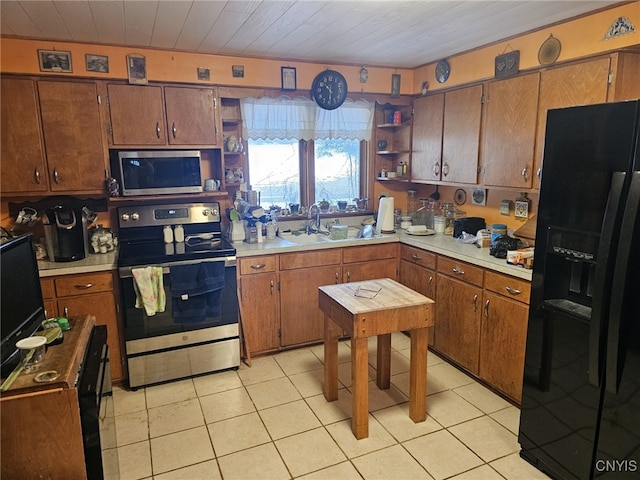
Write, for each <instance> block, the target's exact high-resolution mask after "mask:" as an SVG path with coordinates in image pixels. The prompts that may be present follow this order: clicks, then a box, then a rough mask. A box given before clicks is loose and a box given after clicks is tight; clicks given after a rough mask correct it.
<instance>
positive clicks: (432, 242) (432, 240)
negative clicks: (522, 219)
mask: <svg viewBox="0 0 640 480" xmlns="http://www.w3.org/2000/svg"><path fill="white" fill-rule="evenodd" d="M394 242H401V243H404V244H406V245H411V246H413V247H416V248H421V249H423V250H427V251H429V252H432V253H436V254H439V255H446V256H448V257H451V258H455V259H456V260H460V261H463V262H468V263H471V264H473V265H478V266H480V267H483V268H488V269H490V270H493V271H496V272H500V273H504V274H507V275H511V276H514V277H518V278H522V279H524V280H528V281H531V275H532V271H531V270H527V269H524V268H522V267H515V266H513V265H508V264H507V262H506V260H504V259H499V258H495V257H492V256H491V255H489V248H478V247H476V246H475V245H473V244H471V245H469V244H463V243H460V242H457V241H456V240H454V239H453V238H452V237H450V236H448V235H442V234H435V235H428V236H415V235H408V234H407V233H405V232H404V230H399V231H398V232H397V233H394V234H388V235H379V236H376V237H374V238H366V239H365V238H347V239H345V240H326V239H323V240H320V241H318V242H311V243H301V244H299V243H292V242H290V241H287V237H282V238H281V237H276V239H275V240H267V239H265V240H264V241H263V242H262V243H251V244H249V243H245V242H236V243H233V246H234V247H235V249H236V251H237V257H238V258H242V257H252V256H255V255H276V254H279V253H289V252H304V251H308V250H323V249H329V248H342V247H352V246H357V245H375V244H380V243H394ZM117 259H118V255H117V250H116V251H113V252H109V253H106V254H89V256H88V257H87V258H84V259H82V260H78V261H75V262H50V261H46V260H39V261H38V268H39V270H40V277H51V276H54V275H70V274H77V273H92V272H101V271H109V270H115V269H117Z"/></svg>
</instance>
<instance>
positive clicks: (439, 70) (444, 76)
mask: <svg viewBox="0 0 640 480" xmlns="http://www.w3.org/2000/svg"><path fill="white" fill-rule="evenodd" d="M450 73H451V66H450V65H449V62H447V61H446V60H440V61H439V62H438V64H437V65H436V80H438V82H439V83H444V82H446V81H447V80H448V79H449V74H450Z"/></svg>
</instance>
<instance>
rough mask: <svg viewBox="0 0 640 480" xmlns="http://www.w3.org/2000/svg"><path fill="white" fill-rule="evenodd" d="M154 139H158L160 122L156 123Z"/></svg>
mask: <svg viewBox="0 0 640 480" xmlns="http://www.w3.org/2000/svg"><path fill="white" fill-rule="evenodd" d="M156 137H158V138H160V122H156Z"/></svg>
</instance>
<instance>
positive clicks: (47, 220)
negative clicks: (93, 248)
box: [42, 205, 88, 262]
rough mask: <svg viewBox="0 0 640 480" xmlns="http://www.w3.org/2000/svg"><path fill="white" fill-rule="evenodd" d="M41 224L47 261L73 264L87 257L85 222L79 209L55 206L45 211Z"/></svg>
mask: <svg viewBox="0 0 640 480" xmlns="http://www.w3.org/2000/svg"><path fill="white" fill-rule="evenodd" d="M42 223H43V224H44V236H45V240H46V242H47V254H48V255H49V260H51V261H53V262H73V261H75V260H82V259H83V258H85V257H86V256H87V255H88V242H87V220H86V218H85V216H84V214H83V211H82V209H81V208H74V207H65V206H62V205H56V206H55V207H53V208H49V209H47V210H45V215H44V216H43V219H42Z"/></svg>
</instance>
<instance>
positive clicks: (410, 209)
mask: <svg viewBox="0 0 640 480" xmlns="http://www.w3.org/2000/svg"><path fill="white" fill-rule="evenodd" d="M417 210H418V191H417V190H416V189H415V188H410V189H409V190H407V214H409V215H411V218H412V219H413V220H415V217H416V212H417ZM414 224H416V223H415V222H414ZM416 225H417V224H416Z"/></svg>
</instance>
